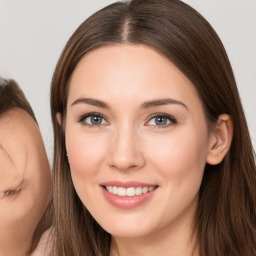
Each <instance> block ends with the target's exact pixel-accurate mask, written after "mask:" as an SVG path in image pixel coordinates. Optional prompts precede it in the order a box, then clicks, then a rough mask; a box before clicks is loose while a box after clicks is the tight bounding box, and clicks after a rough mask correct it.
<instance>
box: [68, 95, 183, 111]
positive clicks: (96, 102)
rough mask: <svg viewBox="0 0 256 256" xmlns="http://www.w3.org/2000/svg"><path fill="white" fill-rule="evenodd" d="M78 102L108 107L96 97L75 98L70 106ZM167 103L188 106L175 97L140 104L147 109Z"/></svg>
mask: <svg viewBox="0 0 256 256" xmlns="http://www.w3.org/2000/svg"><path fill="white" fill-rule="evenodd" d="M80 103H84V104H89V105H92V106H96V107H100V108H110V107H109V106H108V104H107V103H105V102H103V101H101V100H96V99H92V98H79V99H77V100H75V101H74V102H73V103H72V104H71V106H74V105H77V104H80ZM168 104H177V105H180V106H182V107H184V108H185V109H187V110H188V107H187V105H186V104H184V103H183V102H181V101H178V100H175V99H170V98H167V99H157V100H151V101H146V102H144V103H143V104H142V105H141V108H142V109H147V108H152V107H158V106H163V105H168Z"/></svg>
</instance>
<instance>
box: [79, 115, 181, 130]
mask: <svg viewBox="0 0 256 256" xmlns="http://www.w3.org/2000/svg"><path fill="white" fill-rule="evenodd" d="M88 117H91V118H92V117H99V118H102V119H103V120H105V122H106V124H107V123H108V122H107V119H106V118H105V117H104V116H103V115H102V114H100V113H96V112H92V113H88V114H85V115H81V116H80V117H79V118H78V120H77V121H78V122H80V123H81V122H84V121H85V119H86V118H88ZM154 118H166V119H167V120H168V121H169V122H170V123H169V124H163V125H150V124H148V123H149V122H150V121H151V120H152V119H154ZM106 124H89V123H88V122H84V125H86V126H89V127H93V128H100V127H101V126H102V125H106ZM174 124H177V119H176V118H174V117H173V116H171V115H168V114H165V113H155V114H153V115H151V116H150V117H149V118H148V121H147V122H146V126H155V128H165V127H168V126H170V125H174Z"/></svg>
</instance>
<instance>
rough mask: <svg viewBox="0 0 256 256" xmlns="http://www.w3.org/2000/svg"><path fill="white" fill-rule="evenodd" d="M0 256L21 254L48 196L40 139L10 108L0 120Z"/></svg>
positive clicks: (46, 168)
mask: <svg viewBox="0 0 256 256" xmlns="http://www.w3.org/2000/svg"><path fill="white" fill-rule="evenodd" d="M0 145H1V146H0V147H1V149H0V162H1V166H0V193H1V199H0V248H1V249H0V255H1V256H2V255H8V256H12V255H13V256H14V255H15V256H16V255H25V254H26V251H27V250H28V248H29V246H30V243H31V239H32V235H33V232H34V230H35V228H36V226H37V224H38V222H39V220H40V218H41V217H42V215H43V212H44V211H45V209H46V206H47V204H48V202H49V199H50V194H51V174H50V167H49V162H48V159H47V156H46V152H45V148H44V144H43V140H42V137H41V134H40V131H39V128H38V126H37V125H36V123H35V122H34V120H33V119H32V118H31V117H30V115H29V114H28V113H27V112H25V111H24V110H21V109H13V110H11V111H9V112H7V113H5V114H4V115H2V116H1V118H0Z"/></svg>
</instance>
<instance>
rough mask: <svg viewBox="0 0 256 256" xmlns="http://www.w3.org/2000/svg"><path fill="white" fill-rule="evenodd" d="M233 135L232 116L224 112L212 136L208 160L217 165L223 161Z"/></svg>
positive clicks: (209, 162)
mask: <svg viewBox="0 0 256 256" xmlns="http://www.w3.org/2000/svg"><path fill="white" fill-rule="evenodd" d="M232 136H233V123H232V120H231V117H230V116H229V115H227V114H222V115H220V116H219V117H218V120H217V123H216V126H215V128H214V129H213V131H212V134H211V136H210V142H209V148H208V153H207V158H206V162H207V163H208V164H211V165H216V164H219V163H221V162H222V160H223V158H224V157H225V155H226V154H227V152H228V150H229V148H230V145H231V142H232Z"/></svg>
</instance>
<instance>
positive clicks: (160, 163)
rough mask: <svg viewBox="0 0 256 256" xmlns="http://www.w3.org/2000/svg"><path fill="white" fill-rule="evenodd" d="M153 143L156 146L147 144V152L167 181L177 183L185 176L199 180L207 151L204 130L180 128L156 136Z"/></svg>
mask: <svg viewBox="0 0 256 256" xmlns="http://www.w3.org/2000/svg"><path fill="white" fill-rule="evenodd" d="M154 144H155V145H157V146H155V147H152V146H151V147H150V146H149V145H148V148H150V151H149V152H148V154H150V156H151V159H152V162H153V164H154V165H155V167H156V168H157V169H158V170H159V172H161V173H162V175H163V176H164V177H166V178H167V181H171V182H172V183H174V182H176V183H177V185H178V184H180V183H182V182H183V180H184V179H185V178H190V177H192V178H193V180H195V178H198V179H199V180H201V177H202V174H203V170H204V166H205V162H206V153H207V133H206V132H203V133H198V132H197V131H196V130H193V129H192V130H191V129H190V130H185V131H182V129H180V130H179V131H178V130H177V132H174V133H173V134H171V135H170V136H168V137H166V138H164V137H163V138H160V139H159V138H158V141H157V142H156V143H154ZM188 181H189V179H188Z"/></svg>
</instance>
